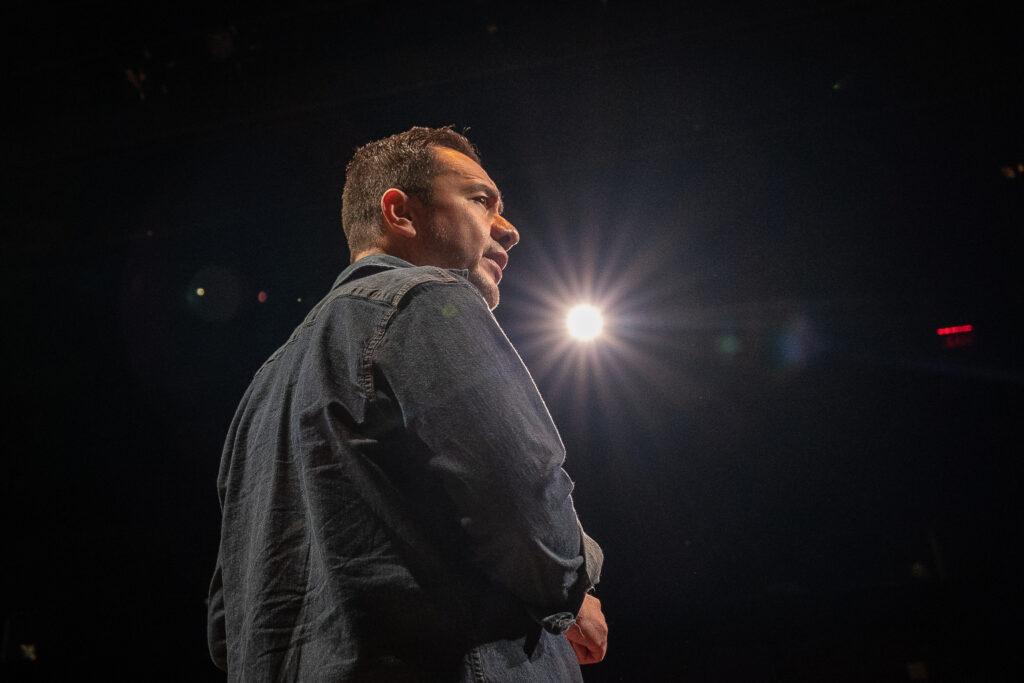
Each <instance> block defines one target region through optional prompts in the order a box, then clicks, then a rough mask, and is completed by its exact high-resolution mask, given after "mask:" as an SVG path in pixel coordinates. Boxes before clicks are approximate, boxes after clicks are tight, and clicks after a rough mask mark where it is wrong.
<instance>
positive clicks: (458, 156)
mask: <svg viewBox="0 0 1024 683" xmlns="http://www.w3.org/2000/svg"><path fill="white" fill-rule="evenodd" d="M434 153H435V154H437V156H438V158H439V159H440V160H441V161H442V162H443V163H442V166H443V168H444V170H443V171H441V175H448V174H454V175H458V176H462V177H465V178H467V179H472V180H484V181H487V182H488V183H490V184H491V185H494V184H495V183H494V181H493V180H491V176H489V175H487V171H485V170H484V168H483V166H481V165H480V164H478V163H476V162H475V161H473V160H472V159H470V158H469V157H468V156H466V155H465V154H463V153H462V152H460V151H458V150H455V149H452V148H450V147H435V148H434Z"/></svg>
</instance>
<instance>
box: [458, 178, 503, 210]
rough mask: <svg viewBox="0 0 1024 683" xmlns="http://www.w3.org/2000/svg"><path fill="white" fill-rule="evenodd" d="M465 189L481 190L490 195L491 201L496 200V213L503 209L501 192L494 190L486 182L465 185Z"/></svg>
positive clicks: (471, 190)
mask: <svg viewBox="0 0 1024 683" xmlns="http://www.w3.org/2000/svg"><path fill="white" fill-rule="evenodd" d="M465 189H466V190H467V191H469V192H483V193H484V194H485V195H487V196H488V197H490V198H491V200H492V201H497V203H498V213H501V212H502V211H504V210H505V204H504V203H503V202H502V201H501V192H500V191H498V190H495V189H494V188H493V187H491V186H490V185H488V184H486V183H480V182H476V183H471V184H470V185H467V186H466V188H465Z"/></svg>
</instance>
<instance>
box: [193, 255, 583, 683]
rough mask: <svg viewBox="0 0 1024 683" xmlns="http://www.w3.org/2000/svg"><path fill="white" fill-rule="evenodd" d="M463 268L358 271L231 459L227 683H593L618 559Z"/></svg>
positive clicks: (311, 320)
mask: <svg viewBox="0 0 1024 683" xmlns="http://www.w3.org/2000/svg"><path fill="white" fill-rule="evenodd" d="M466 275H467V273H466V271H453V270H444V269H441V268H436V267H431V266H421V267H414V266H411V265H410V264H409V263H406V262H405V261H402V260H401V259H398V258H395V257H393V256H388V255H383V254H381V255H375V256H370V257H367V258H364V259H361V260H359V261H357V262H356V263H354V264H353V265H351V266H350V267H349V268H347V269H346V270H345V271H344V272H343V273H342V274H341V275H340V276H339V278H338V280H337V281H336V282H335V284H334V287H333V288H332V289H331V291H330V292H329V293H328V295H327V296H326V297H324V298H323V299H322V300H321V301H320V302H319V303H318V304H317V305H316V306H315V307H314V308H313V309H312V311H310V313H309V315H308V316H307V317H306V319H305V320H304V321H303V322H302V324H300V325H299V326H298V328H296V330H295V331H294V332H293V333H292V335H291V337H290V338H289V339H288V341H287V342H286V343H285V344H284V345H283V346H281V348H279V349H278V350H277V351H276V352H274V353H273V354H272V355H271V357H270V358H269V359H268V360H267V361H266V362H265V363H264V364H263V366H262V367H261V368H260V369H259V370H258V371H257V373H256V375H255V377H254V379H253V380H252V383H251V384H250V386H249V388H248V389H247V391H246V393H245V396H244V397H243V399H242V401H241V404H240V405H239V407H238V410H237V412H236V414H235V417H234V419H233V421H232V424H231V428H230V431H229V433H228V435H227V439H226V441H225V444H224V450H223V456H222V460H221V468H220V474H219V476H218V483H217V485H218V494H219V498H220V504H221V512H222V530H221V539H220V550H219V554H218V559H217V567H216V570H215V572H214V576H213V580H212V582H211V586H210V598H209V615H208V616H209V621H208V640H209V647H210V653H211V656H212V658H213V660H214V662H215V663H216V664H217V665H218V666H219V667H220V668H222V669H224V670H225V671H227V672H228V677H229V679H231V680H244V681H258V680H289V681H291V680H302V681H306V680H310V681H313V680H315V681H320V680H324V681H347V680H358V681H364V680H365V681H376V680H380V681H418V680H431V681H433V680H451V681H513V680H515V681H520V680H521V681H578V680H581V677H580V671H579V665H578V664H577V663H576V658H575V656H574V654H573V651H572V649H571V647H570V645H569V643H568V642H567V640H566V638H565V636H564V635H563V633H564V631H565V630H566V629H567V628H569V627H570V626H571V625H572V624H573V623H574V620H575V615H576V614H577V613H578V611H579V607H580V605H581V603H582V600H583V596H584V593H585V592H586V591H587V590H588V589H590V588H592V586H593V585H594V584H595V583H596V582H597V580H598V577H599V573H600V568H601V564H602V562H603V557H602V554H601V550H600V548H599V547H598V546H597V544H596V543H594V542H593V540H592V539H590V538H589V537H588V536H587V535H586V534H585V533H583V529H582V527H581V526H580V524H579V520H578V518H577V516H576V512H575V510H574V508H573V502H572V497H571V492H572V488H573V483H572V481H571V480H570V478H569V476H568V475H567V474H566V472H565V471H564V470H563V469H562V464H563V461H564V459H565V450H564V447H563V445H562V442H561V439H560V437H559V435H558V432H557V430H556V428H555V426H554V424H553V422H552V420H551V417H550V415H549V413H548V411H547V408H546V406H545V405H544V402H543V400H542V399H541V396H540V394H539V393H538V391H537V388H536V385H535V384H534V382H533V379H532V378H531V377H530V374H529V372H528V371H527V369H526V367H525V366H524V365H523V363H522V361H521V360H520V358H519V355H518V354H517V353H516V351H515V349H514V348H513V347H512V345H511V344H510V343H509V341H508V339H507V337H506V336H505V334H504V333H503V332H502V330H501V328H500V327H499V326H498V323H497V321H496V320H495V319H494V316H493V315H492V314H491V312H490V310H489V309H488V307H487V304H486V303H485V302H484V300H483V298H482V297H481V296H480V294H479V293H478V292H477V291H476V289H475V288H474V287H473V285H472V284H470V283H469V281H468V280H467V279H466Z"/></svg>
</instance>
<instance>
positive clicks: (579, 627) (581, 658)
mask: <svg viewBox="0 0 1024 683" xmlns="http://www.w3.org/2000/svg"><path fill="white" fill-rule="evenodd" d="M565 637H566V638H568V639H569V644H570V645H572V649H573V651H574V652H576V661H578V662H579V663H580V664H597V663H598V662H600V661H601V660H602V659H604V656H605V653H607V652H608V624H607V623H606V622H605V620H604V612H602V611H601V601H600V600H598V599H597V598H595V597H594V596H593V595H591V594H590V593H587V594H586V595H585V596H583V605H582V606H581V607H580V613H579V615H578V616H577V617H576V623H575V624H573V625H572V626H570V627H569V630H568V631H566V632H565Z"/></svg>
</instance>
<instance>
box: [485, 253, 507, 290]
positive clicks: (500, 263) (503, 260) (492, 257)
mask: <svg viewBox="0 0 1024 683" xmlns="http://www.w3.org/2000/svg"><path fill="white" fill-rule="evenodd" d="M484 258H485V259H487V260H488V261H490V262H491V263H493V264H494V265H495V266H496V268H495V275H496V276H497V277H495V280H494V281H495V283H498V282H501V276H502V271H503V270H505V267H506V266H508V254H506V253H505V252H503V251H491V252H488V253H486V254H484Z"/></svg>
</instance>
